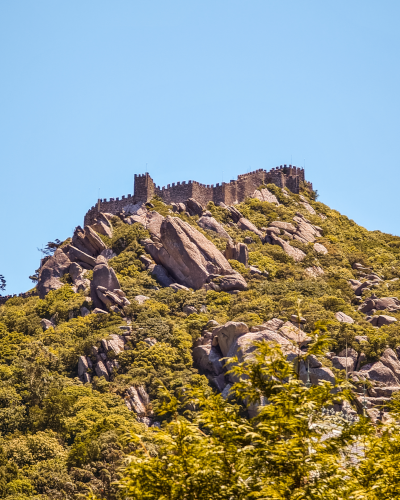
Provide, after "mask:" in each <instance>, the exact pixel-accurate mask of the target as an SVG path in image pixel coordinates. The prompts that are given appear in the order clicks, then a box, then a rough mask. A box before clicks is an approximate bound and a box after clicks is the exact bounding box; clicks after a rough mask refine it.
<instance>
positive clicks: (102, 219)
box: [90, 212, 113, 238]
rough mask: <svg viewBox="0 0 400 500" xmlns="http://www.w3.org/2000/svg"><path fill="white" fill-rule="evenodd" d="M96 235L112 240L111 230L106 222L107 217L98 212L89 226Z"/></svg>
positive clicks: (110, 226) (108, 222)
mask: <svg viewBox="0 0 400 500" xmlns="http://www.w3.org/2000/svg"><path fill="white" fill-rule="evenodd" d="M90 227H91V228H92V229H93V230H94V231H96V233H99V234H103V235H104V236H108V238H112V233H113V228H112V225H111V223H110V221H109V220H108V218H107V216H106V215H105V214H104V213H102V212H100V213H99V214H98V215H97V217H96V219H95V221H94V223H93V224H92V225H91V226H90Z"/></svg>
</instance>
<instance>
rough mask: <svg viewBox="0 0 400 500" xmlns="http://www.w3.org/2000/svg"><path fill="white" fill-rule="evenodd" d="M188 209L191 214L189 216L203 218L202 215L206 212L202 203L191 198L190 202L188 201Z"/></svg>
mask: <svg viewBox="0 0 400 500" xmlns="http://www.w3.org/2000/svg"><path fill="white" fill-rule="evenodd" d="M186 209H187V211H188V212H189V215H198V216H199V217H201V214H202V213H203V210H204V208H203V206H202V205H201V203H199V202H198V201H197V200H195V199H194V198H189V199H188V200H186Z"/></svg>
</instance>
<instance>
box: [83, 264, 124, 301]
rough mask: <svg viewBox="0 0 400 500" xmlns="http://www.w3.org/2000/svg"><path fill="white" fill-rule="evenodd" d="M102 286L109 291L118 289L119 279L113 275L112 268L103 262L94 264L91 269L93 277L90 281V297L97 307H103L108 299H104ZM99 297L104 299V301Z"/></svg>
mask: <svg viewBox="0 0 400 500" xmlns="http://www.w3.org/2000/svg"><path fill="white" fill-rule="evenodd" d="M98 287H101V289H100V290H99V289H98ZM102 288H104V289H105V290H109V291H110V292H113V291H114V290H115V289H120V285H119V281H118V278H117V276H116V275H115V272H114V269H112V268H111V267H108V265H107V264H105V263H101V264H98V265H96V266H95V268H94V269H93V279H92V281H91V283H90V297H91V299H92V301H93V304H94V306H95V307H97V308H99V309H103V308H104V305H106V306H107V305H108V300H105V299H104V296H105V294H104V290H102ZM100 297H101V298H102V299H103V300H104V302H103V300H102V299H101V298H100ZM110 300H111V299H110ZM106 302H107V303H106Z"/></svg>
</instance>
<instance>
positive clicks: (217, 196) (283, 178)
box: [84, 165, 312, 225]
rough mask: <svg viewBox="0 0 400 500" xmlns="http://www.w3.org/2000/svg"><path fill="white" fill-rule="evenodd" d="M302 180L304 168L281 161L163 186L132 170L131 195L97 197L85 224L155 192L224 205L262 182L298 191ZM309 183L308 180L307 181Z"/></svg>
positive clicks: (173, 198)
mask: <svg viewBox="0 0 400 500" xmlns="http://www.w3.org/2000/svg"><path fill="white" fill-rule="evenodd" d="M302 182H306V181H305V178H304V169H303V168H298V167H295V166H292V165H289V166H287V165H281V166H280V167H276V168H273V169H272V170H270V171H269V172H267V171H266V170H264V169H262V168H260V169H258V170H255V171H254V172H249V173H247V174H242V175H239V176H238V178H237V180H233V181H230V182H222V184H216V185H215V186H214V185H209V184H207V185H206V184H200V183H199V182H196V181H188V182H186V181H183V182H177V183H176V184H175V183H172V184H168V185H167V186H166V187H161V188H160V186H156V185H155V184H154V181H153V179H152V178H151V177H150V175H149V174H148V173H147V172H146V173H145V174H139V175H136V174H135V184H134V193H133V196H132V195H130V194H128V195H127V196H122V197H121V198H110V199H109V200H107V199H99V200H98V202H97V204H96V205H95V206H93V207H92V208H91V209H90V210H89V211H88V212H87V213H86V215H85V220H84V223H85V225H89V224H92V223H93V221H94V219H95V218H96V215H97V214H98V212H107V213H111V214H116V213H118V212H121V211H122V210H125V211H129V207H130V206H131V205H134V204H136V203H139V202H144V203H146V202H148V201H149V200H151V198H152V197H153V196H155V195H156V196H159V197H160V198H162V200H163V202H164V203H167V204H169V203H181V202H184V201H186V200H187V199H188V198H195V199H196V200H197V201H199V202H200V203H201V204H202V205H204V206H205V205H207V203H208V202H209V201H213V202H214V203H215V204H217V203H220V202H224V203H225V204H226V205H234V204H236V203H240V202H242V201H244V200H245V199H246V197H248V196H250V195H251V194H253V193H254V191H255V190H256V189H257V188H258V187H259V186H261V185H262V184H275V185H276V186H279V187H280V188H287V189H289V190H290V191H292V192H293V193H298V192H299V188H300V184H301V183H302ZM307 184H309V185H310V187H312V184H311V183H309V182H307Z"/></svg>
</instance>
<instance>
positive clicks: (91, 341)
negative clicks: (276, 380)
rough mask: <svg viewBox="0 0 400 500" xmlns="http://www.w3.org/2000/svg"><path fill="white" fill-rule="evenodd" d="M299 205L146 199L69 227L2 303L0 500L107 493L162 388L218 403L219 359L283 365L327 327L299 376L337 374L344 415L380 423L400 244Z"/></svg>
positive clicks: (386, 395)
mask: <svg viewBox="0 0 400 500" xmlns="http://www.w3.org/2000/svg"><path fill="white" fill-rule="evenodd" d="M313 198H314V193H312V192H308V191H307V190H305V191H303V194H302V195H294V194H292V193H290V192H287V191H282V190H281V189H279V188H277V187H276V186H274V185H268V186H261V187H260V189H259V190H257V191H256V192H255V193H254V195H253V197H251V198H249V199H247V200H246V201H245V202H244V203H241V204H239V205H236V206H234V207H229V206H225V205H224V204H221V206H215V205H214V204H213V203H209V204H208V206H207V207H202V206H201V205H200V204H199V203H198V202H197V201H196V200H192V199H190V200H188V201H187V202H186V203H180V204H178V205H170V206H167V205H165V204H163V203H162V202H161V201H160V200H159V199H157V198H154V199H153V200H152V201H151V203H148V204H146V205H137V206H135V207H132V210H131V212H130V213H121V214H119V215H118V216H111V215H109V214H107V213H104V214H103V213H101V214H98V217H97V220H96V221H95V223H94V224H93V225H91V226H85V227H84V228H81V227H77V228H76V230H75V231H74V234H73V235H72V236H71V238H69V239H68V240H66V241H65V242H63V243H62V244H61V245H60V246H59V248H57V250H56V251H55V252H54V254H53V255H51V256H49V257H47V258H46V259H44V260H43V261H42V265H41V268H40V271H39V276H38V283H37V286H36V288H35V290H33V292H32V295H31V296H29V297H27V298H23V297H16V298H11V299H9V300H7V301H6V302H5V303H4V305H2V306H0V333H1V336H0V342H1V351H0V377H1V391H2V396H1V398H0V412H1V413H0V415H1V419H0V427H1V428H0V431H1V434H2V438H1V439H2V443H1V446H2V450H3V451H2V457H3V458H2V465H1V467H2V470H3V473H2V474H3V475H2V476H1V477H2V478H3V479H2V481H3V482H2V483H1V488H3V489H2V491H3V493H2V494H3V496H6V495H8V496H10V498H11V495H13V494H16V493H19V492H22V493H23V494H24V495H25V498H29V497H31V496H33V495H34V494H36V495H37V498H79V495H80V494H85V492H87V491H89V488H91V489H92V490H94V491H95V492H96V493H97V495H98V496H99V497H101V498H117V497H118V494H117V492H116V488H115V487H114V486H113V485H112V481H114V480H115V479H117V478H118V467H120V465H121V464H122V463H123V459H124V457H125V456H126V455H127V454H128V453H129V452H130V451H132V449H135V447H136V445H135V444H134V443H132V442H128V441H127V440H126V433H127V432H128V431H130V430H133V431H134V432H136V433H137V434H140V435H142V436H143V440H144V441H145V442H146V447H147V449H148V450H150V452H151V450H153V449H155V446H156V444H155V438H154V436H153V434H154V433H155V432H156V430H155V429H156V428H157V427H159V426H160V425H161V424H162V422H163V420H165V419H167V418H168V415H160V414H159V413H158V412H157V410H158V407H159V405H160V403H161V401H162V400H163V396H162V394H163V393H162V391H163V390H164V389H166V390H168V391H170V393H172V394H175V395H176V397H179V394H180V393H181V392H182V391H183V390H184V387H185V386H206V385H207V384H210V385H211V387H212V388H213V389H214V390H215V391H218V392H221V393H222V394H223V396H224V397H225V398H226V397H229V390H230V389H231V387H232V384H233V383H234V382H235V381H237V380H236V379H235V375H234V374H232V373H227V369H226V367H225V366H224V365H225V361H224V359H223V358H224V357H232V356H238V361H237V362H240V361H243V360H245V359H248V358H249V357H251V356H252V355H253V354H252V353H253V352H254V344H253V343H254V341H257V340H266V341H269V342H274V343H277V344H279V345H280V346H281V347H282V350H283V351H284V353H285V355H286V356H287V358H288V359H290V360H291V361H293V362H294V363H296V362H297V361H296V360H299V359H301V356H302V353H306V352H307V349H308V347H307V346H308V345H309V344H310V342H312V341H313V339H314V338H315V335H316V334H319V333H320V332H322V331H327V332H328V333H329V337H330V351H329V352H328V353H327V354H326V355H324V356H314V357H313V358H310V359H311V362H310V361H309V362H308V363H307V364H306V363H304V362H303V361H301V362H300V363H298V364H299V366H298V374H299V377H300V379H301V380H303V382H307V381H309V382H310V383H311V384H318V383H320V382H321V381H324V380H325V381H329V382H331V383H335V381H338V380H340V379H343V378H345V377H346V376H347V377H348V378H349V380H351V382H352V391H353V394H354V400H353V408H350V406H349V405H348V404H347V406H346V411H347V412H350V413H355V412H358V413H361V412H362V411H363V407H366V409H367V412H368V414H369V415H370V417H371V418H372V419H374V420H376V419H378V418H382V414H380V412H379V409H378V408H380V407H382V405H383V407H385V405H386V404H387V403H388V401H389V400H390V398H391V397H392V395H393V394H394V393H395V392H397V391H398V390H399V389H400V361H399V359H398V354H399V355H400V332H399V328H398V326H397V321H398V320H399V319H400V300H399V298H400V280H399V277H400V259H399V257H400V238H398V237H395V236H392V235H388V234H383V233H381V232H379V231H374V232H369V231H367V230H365V229H364V228H362V227H360V226H358V225H357V224H356V223H355V222H354V221H352V220H349V219H348V218H347V217H346V216H343V215H341V214H339V213H338V212H336V211H335V210H332V209H330V208H329V207H327V206H326V205H324V204H322V203H319V202H317V201H314V199H313ZM162 388H164V389H162ZM258 407H259V405H252V406H251V407H249V408H248V415H250V416H254V415H256V414H257V411H258ZM340 409H342V407H341V406H339V405H337V406H336V407H335V410H340ZM34 490H35V491H36V493H34ZM59 492H62V494H63V495H64V496H57V495H58V494H60V493H59ZM38 495H41V496H38Z"/></svg>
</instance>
